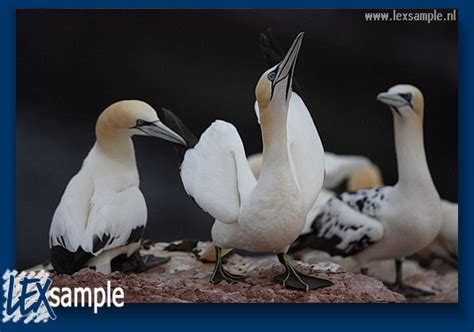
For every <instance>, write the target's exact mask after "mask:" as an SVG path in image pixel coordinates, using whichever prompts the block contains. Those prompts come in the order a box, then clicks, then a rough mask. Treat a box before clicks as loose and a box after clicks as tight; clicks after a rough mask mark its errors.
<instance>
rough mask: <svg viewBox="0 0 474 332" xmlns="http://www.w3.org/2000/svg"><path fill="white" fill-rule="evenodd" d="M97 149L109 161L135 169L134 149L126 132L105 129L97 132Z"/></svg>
mask: <svg viewBox="0 0 474 332" xmlns="http://www.w3.org/2000/svg"><path fill="white" fill-rule="evenodd" d="M96 136H97V144H96V146H97V148H98V149H99V150H100V152H101V153H103V154H104V155H106V156H107V157H108V158H109V159H111V160H113V161H114V162H117V163H119V164H122V165H123V166H125V167H131V168H135V169H136V160H135V149H134V147H133V142H132V139H131V137H130V135H129V133H127V132H126V131H123V130H116V129H107V130H97V133H96Z"/></svg>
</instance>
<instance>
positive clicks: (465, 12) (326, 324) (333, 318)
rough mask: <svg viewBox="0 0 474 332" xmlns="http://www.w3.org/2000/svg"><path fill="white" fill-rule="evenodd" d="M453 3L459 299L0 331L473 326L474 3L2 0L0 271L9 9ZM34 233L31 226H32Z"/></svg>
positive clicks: (10, 256) (10, 194)
mask: <svg viewBox="0 0 474 332" xmlns="http://www.w3.org/2000/svg"><path fill="white" fill-rule="evenodd" d="M177 7H179V8H212V7H216V8H285V7H291V8H443V7H444V8H457V10H458V24H459V55H460V56H459V68H460V70H459V134H458V135H459V152H460V153H459V170H460V179H462V180H461V181H460V183H459V190H460V195H459V196H460V198H459V204H460V219H459V222H460V232H459V237H460V241H459V243H460V249H459V251H460V253H461V254H460V257H459V303H458V304H404V305H394V304H389V305H375V304H366V305H349V304H343V305H323V304H305V305H303V304H298V305H281V304H278V305H277V304H273V305H271V304H266V305H255V304H236V305H217V304H203V305H179V306H178V305H170V304H129V305H126V307H125V308H111V309H103V310H102V311H101V312H100V313H99V314H98V315H94V314H93V313H92V312H91V311H90V310H88V308H83V309H73V310H66V309H57V310H56V312H57V316H58V319H57V320H56V321H50V322H48V323H46V324H31V323H30V324H28V325H24V324H23V323H16V324H15V323H7V324H2V325H0V331H1V332H6V331H16V330H19V331H24V330H38V331H42V330H44V331H52V330H63V331H66V330H67V331H69V330H71V331H74V330H82V331H83V330H85V329H93V330H131V329H134V330H136V329H141V328H148V329H154V330H157V331H166V330H173V331H175V330H178V329H179V330H186V329H189V330H193V331H195V330H207V331H208V330H211V329H226V330H229V331H230V330H233V331H245V330H249V329H252V330H253V329H256V330H270V331H273V330H290V329H291V330H297V329H307V330H315V331H339V330H340V331H353V330H363V331H381V330H382V331H404V330H409V331H421V330H423V331H474V319H473V313H474V286H473V283H472V282H473V281H474V273H473V266H471V265H470V264H471V263H472V261H473V253H474V248H473V247H474V241H471V239H470V235H473V234H474V223H473V222H471V218H472V217H473V210H474V209H473V207H472V206H471V205H470V204H471V202H470V200H471V199H472V198H471V196H470V195H471V194H470V191H471V190H472V188H474V183H473V176H472V175H471V174H470V170H471V169H474V160H473V154H472V153H471V151H470V150H471V149H470V148H471V144H472V143H473V141H474V131H473V130H472V125H474V122H473V113H472V112H473V110H474V102H473V98H472V92H473V91H474V65H473V64H472V61H473V59H474V24H473V22H474V4H473V2H472V1H467V0H465V1H460V0H457V1H446V0H431V1H429V0H423V1H415V2H413V1H407V0H399V1H393V0H391V1H386V0H385V1H381V0H379V1H375V0H361V1H357V2H356V1H349V0H340V1H336V2H329V1H305V0H296V1H285V0H277V1H272V2H270V1H262V0H254V1H249V0H239V1H235V0H233V1H227V2H222V3H220V2H217V1H212V0H201V1H189V0H181V1H179V2H176V1H152V0H148V1H147V0H135V1H133V0H116V1H107V0H70V1H65V0H63V1H59V0H40V1H32V0H25V1H21V0H3V1H1V4H0V38H1V45H2V48H1V51H0V73H1V75H0V96H1V98H0V102H1V105H2V107H1V111H0V112H1V121H0V128H1V129H0V148H1V152H2V156H3V158H2V162H1V163H0V167H1V172H0V177H1V183H2V186H1V187H0V197H1V200H0V206H1V211H2V212H3V218H2V221H1V231H0V252H1V254H0V257H1V258H0V271H2V273H3V271H4V270H5V269H7V268H10V269H11V268H14V266H15V125H16V123H15V11H16V9H19V8H177ZM31 231H32V232H34V229H32V230H31Z"/></svg>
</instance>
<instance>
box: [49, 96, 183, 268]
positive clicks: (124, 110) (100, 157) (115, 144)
mask: <svg viewBox="0 0 474 332" xmlns="http://www.w3.org/2000/svg"><path fill="white" fill-rule="evenodd" d="M133 135H144V136H154V137H158V138H162V139H165V140H167V141H170V142H173V143H177V144H183V145H184V144H185V141H184V140H183V138H182V137H181V136H179V135H178V134H177V133H175V132H174V131H172V130H171V129H169V128H168V127H167V126H165V125H164V124H163V123H162V122H161V121H160V119H159V118H158V116H157V113H156V112H155V110H154V109H153V108H152V107H151V106H150V105H148V104H146V103H144V102H142V101H138V100H126V101H120V102H117V103H115V104H113V105H111V106H109V107H107V108H106V109H105V110H104V111H103V112H102V114H101V115H100V116H99V118H98V120H97V124H96V137H97V141H96V143H95V144H94V146H93V147H92V149H91V150H90V152H89V154H88V155H87V157H86V159H85V160H84V162H83V164H82V168H81V169H80V171H79V172H78V173H77V174H76V175H75V176H74V177H73V178H72V179H71V180H70V181H69V183H68V185H67V187H66V190H65V191H64V194H63V196H62V198H61V201H60V203H59V205H58V207H57V208H56V211H55V212H54V216H53V220H52V222H51V228H50V232H49V244H50V249H51V262H52V264H53V267H54V269H55V271H56V272H57V273H67V274H72V273H74V272H76V271H78V270H80V269H81V268H83V267H85V266H93V267H95V269H96V271H99V272H103V273H110V272H111V260H112V259H114V258H115V257H117V256H119V255H122V254H126V256H127V257H130V256H131V255H132V254H133V256H132V257H134V258H135V259H136V260H138V263H137V264H141V265H140V266H137V268H146V267H147V266H146V265H149V266H154V265H155V266H156V265H158V264H160V263H163V262H164V260H163V259H161V260H159V259H156V260H154V261H147V262H143V261H142V260H141V256H140V254H139V252H138V249H139V247H140V243H141V239H142V235H143V232H144V229H145V226H146V222H147V207H146V203H145V199H144V197H143V194H142V192H141V191H140V189H139V176H138V170H137V165H136V160H135V151H134V148H133V142H132V139H131V136H133Z"/></svg>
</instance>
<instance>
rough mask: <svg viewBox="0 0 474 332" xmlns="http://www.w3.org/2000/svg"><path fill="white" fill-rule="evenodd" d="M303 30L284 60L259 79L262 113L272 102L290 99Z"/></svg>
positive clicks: (259, 99)
mask: <svg viewBox="0 0 474 332" xmlns="http://www.w3.org/2000/svg"><path fill="white" fill-rule="evenodd" d="M303 35H304V33H303V32H300V33H299V34H298V36H296V38H295V40H294V41H293V44H292V45H291V47H290V49H289V50H288V52H287V53H286V55H285V57H284V58H283V60H282V61H281V62H280V63H279V64H278V65H276V66H274V67H273V68H270V69H268V70H267V71H266V72H264V73H263V75H262V76H261V77H260V79H259V80H258V83H257V86H256V88H255V96H256V98H257V102H258V107H259V110H260V114H262V112H265V110H267V109H268V108H269V106H270V105H271V104H274V103H278V104H283V105H284V104H287V103H288V102H289V100H290V95H291V91H292V83H293V80H292V79H293V72H294V69H295V64H296V59H297V57H298V52H299V50H300V47H301V43H302V41H303Z"/></svg>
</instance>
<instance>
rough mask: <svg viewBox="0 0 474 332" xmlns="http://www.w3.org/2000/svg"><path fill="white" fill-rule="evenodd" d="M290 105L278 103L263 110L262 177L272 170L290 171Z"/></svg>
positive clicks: (261, 122) (261, 123) (261, 120)
mask: <svg viewBox="0 0 474 332" xmlns="http://www.w3.org/2000/svg"><path fill="white" fill-rule="evenodd" d="M287 117H288V105H287V104H286V103H282V104H280V103H278V104H277V105H276V106H269V108H267V109H265V110H264V111H263V112H262V115H261V119H260V126H261V128H262V139H263V163H262V170H261V175H260V177H264V176H265V174H266V173H271V170H275V169H280V170H283V171H286V170H288V172H291V171H290V162H289V158H288V142H287Z"/></svg>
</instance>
